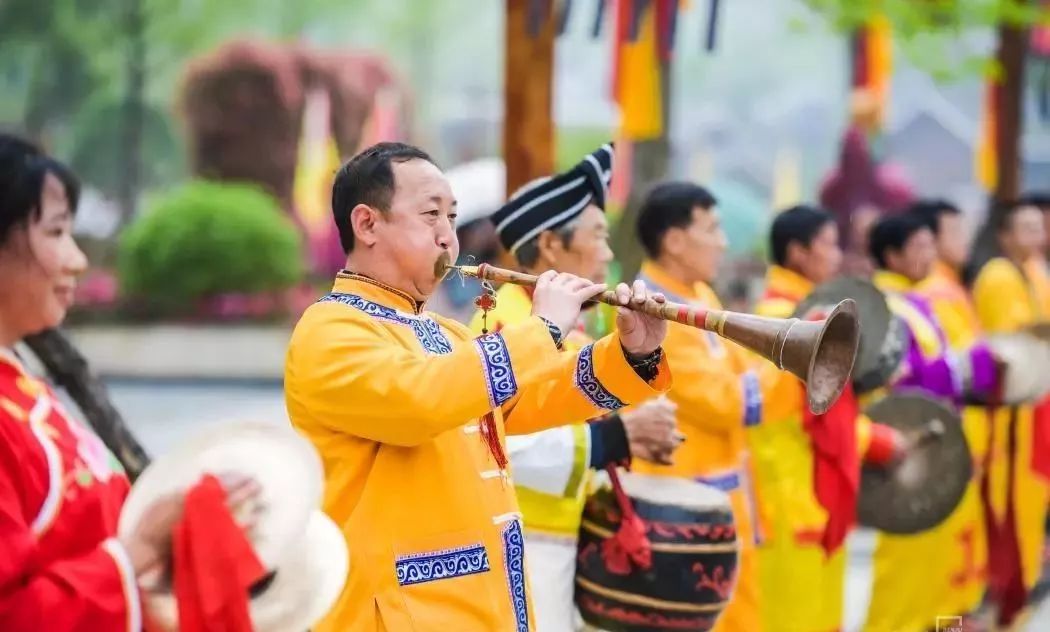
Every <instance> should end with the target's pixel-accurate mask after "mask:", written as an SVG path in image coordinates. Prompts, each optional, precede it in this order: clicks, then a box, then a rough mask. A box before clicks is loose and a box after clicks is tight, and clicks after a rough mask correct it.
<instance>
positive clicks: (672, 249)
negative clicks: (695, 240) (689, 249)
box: [660, 226, 685, 257]
mask: <svg viewBox="0 0 1050 632" xmlns="http://www.w3.org/2000/svg"><path fill="white" fill-rule="evenodd" d="M661 242H662V243H661V244H660V252H665V253H667V254H669V255H671V256H672V257H678V256H679V255H681V254H682V251H684V250H685V231H684V230H682V229H681V228H678V227H677V226H672V227H671V228H669V229H667V232H666V233H664V236H663V239H662V240H661Z"/></svg>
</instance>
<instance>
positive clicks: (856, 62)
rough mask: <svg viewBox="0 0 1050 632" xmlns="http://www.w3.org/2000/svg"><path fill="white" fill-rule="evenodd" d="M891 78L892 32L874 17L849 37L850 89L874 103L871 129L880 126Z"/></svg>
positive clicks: (882, 21)
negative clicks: (867, 96)
mask: <svg viewBox="0 0 1050 632" xmlns="http://www.w3.org/2000/svg"><path fill="white" fill-rule="evenodd" d="M892 78H893V32H892V30H891V28H890V21H889V20H888V19H887V18H886V17H885V16H877V17H875V18H873V19H872V20H871V21H869V22H868V23H867V24H866V25H864V26H863V27H861V28H860V29H858V30H857V31H856V33H855V34H854V36H853V88H854V89H855V90H863V91H865V92H867V93H868V94H869V95H870V97H871V98H872V99H873V100H874V102H875V107H876V117H875V118H876V120H875V130H874V131H878V130H879V129H881V127H882V123H883V121H884V119H885V114H886V108H887V104H888V103H889V98H890V81H891V80H892Z"/></svg>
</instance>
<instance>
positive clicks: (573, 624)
mask: <svg viewBox="0 0 1050 632" xmlns="http://www.w3.org/2000/svg"><path fill="white" fill-rule="evenodd" d="M525 561H526V563H527V564H528V568H529V587H530V588H531V589H532V606H533V615H534V619H535V621H536V632H576V631H577V630H579V629H580V626H581V625H582V620H581V619H580V616H579V614H577V612H576V604H575V603H574V602H573V598H572V594H573V587H574V582H575V578H576V543H575V542H574V541H572V540H569V539H567V538H566V539H565V540H561V539H554V538H551V537H549V536H543V535H530V534H529V533H528V532H526V533H525Z"/></svg>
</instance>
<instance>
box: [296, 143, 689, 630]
mask: <svg viewBox="0 0 1050 632" xmlns="http://www.w3.org/2000/svg"><path fill="white" fill-rule="evenodd" d="M584 171H585V173H584V174H582V175H583V177H586V178H601V173H600V171H599V170H597V169H594V168H591V167H586V166H585V167H584ZM455 207H456V202H455V198H454V197H453V195H452V192H451V190H450V188H449V185H448V182H447V180H446V179H445V177H444V175H443V174H442V172H441V170H440V169H439V168H438V167H437V166H436V165H435V164H434V162H433V161H432V160H431V158H430V157H429V156H428V155H427V154H426V153H425V152H423V151H422V150H420V149H418V148H415V147H412V146H409V145H403V144H399V143H380V144H378V145H375V146H373V147H371V148H369V149H366V150H365V151H363V152H361V153H360V154H358V155H357V156H356V157H354V158H353V159H352V160H350V161H349V162H348V163H347V164H346V165H344V166H343V167H342V169H340V171H339V173H338V175H337V176H336V179H335V184H334V186H333V195H332V211H333V214H334V218H335V222H336V226H337V228H338V230H339V234H340V237H341V239H342V242H343V248H344V250H346V252H347V263H346V270H344V271H343V272H341V273H340V274H339V275H338V277H337V278H336V280H335V285H334V287H333V290H332V293H331V294H329V295H327V296H325V297H324V298H323V299H321V300H320V301H319V302H318V303H316V304H315V305H313V306H311V307H310V308H309V309H308V310H307V311H306V313H305V314H304V315H303V317H302V318H301V320H300V321H299V323H298V325H297V326H296V328H295V332H294V333H293V335H292V340H291V343H290V346H289V349H288V358H287V365H286V368H285V394H286V400H287V404H288V410H289V414H290V416H291V419H292V423H293V424H294V425H295V426H296V427H297V428H298V429H299V430H300V431H301V432H302V433H304V434H305V435H306V436H307V437H308V438H309V439H310V440H311V441H312V442H313V443H314V445H315V446H316V447H317V448H318V451H319V452H320V453H321V455H322V458H323V460H324V464H325V477H326V490H325V493H326V496H325V502H324V507H325V511H326V512H327V513H328V514H329V515H330V516H331V517H332V518H333V519H334V520H335V521H336V522H337V523H338V524H339V525H341V527H342V529H343V533H344V535H345V536H346V538H347V541H348V543H349V548H350V551H351V562H350V564H351V568H353V569H355V570H354V571H353V572H352V573H351V574H350V577H349V578H348V581H347V585H346V589H345V590H344V592H343V594H342V596H341V598H340V600H339V602H337V604H336V606H335V608H334V609H333V610H332V611H331V612H330V613H329V615H328V617H327V618H326V619H325V620H324V621H322V622H321V624H319V625H318V626H316V627H315V628H314V630H316V631H318V632H327V631H334V630H339V631H340V632H343V631H347V630H352V631H358V630H362V631H363V630H408V629H426V630H464V631H466V630H516V631H518V632H529V631H531V630H535V629H536V627H535V626H536V623H535V615H534V613H533V610H532V607H531V604H530V600H531V590H530V588H529V582H528V579H527V576H526V570H525V560H524V547H523V534H522V522H521V513H520V512H519V509H518V503H517V500H516V497H515V493H514V487H513V481H512V480H511V474H510V470H509V469H508V461H507V457H506V451H505V443H504V437H505V435H507V434H528V433H533V432H537V431H540V430H544V429H546V428H550V427H554V426H557V425H560V424H565V423H571V422H578V421H582V420H585V419H590V418H594V417H596V416H598V415H600V414H601V413H603V412H605V411H608V410H615V409H618V408H620V407H623V406H624V405H625V404H629V403H633V402H638V401H642V400H646V399H650V398H652V397H655V396H657V395H659V394H660V393H661V392H663V391H666V389H667V388H668V387H669V386H670V382H671V379H670V378H671V374H670V369H669V367H668V365H667V362H666V360H665V359H663V357H662V355H663V353H662V349H661V347H660V345H661V343H662V341H663V338H664V335H665V334H666V330H667V327H666V324H665V323H664V321H660V320H656V319H653V318H651V317H647V316H644V315H642V314H640V313H638V312H635V311H627V310H624V309H621V310H620V311H619V313H618V315H617V331H616V332H615V333H613V334H610V335H609V336H606V337H604V338H602V339H601V340H598V341H597V342H595V343H594V344H591V345H587V346H585V347H583V348H582V349H581V350H580V351H579V352H578V353H561V352H560V351H559V347H560V346H561V345H562V342H563V338H564V335H565V334H566V333H568V332H569V331H570V330H571V329H572V328H573V327H574V325H575V324H576V321H577V319H578V317H579V313H580V307H581V305H582V304H583V303H584V302H585V301H586V300H588V299H590V298H591V297H593V296H595V295H596V294H598V293H599V292H601V291H602V290H603V289H604V287H605V286H604V284H596V283H593V282H591V281H589V280H587V279H582V278H580V277H577V276H575V275H571V274H565V273H555V272H552V271H549V272H545V273H544V274H543V275H541V276H540V279H539V281H538V283H537V286H536V289H535V292H534V293H533V297H532V299H533V307H532V316H530V317H529V318H527V319H526V320H524V321H523V322H520V323H517V324H513V325H508V326H506V327H504V328H503V329H502V330H501V331H499V332H490V333H488V334H485V335H483V336H480V337H475V336H474V335H473V334H472V333H471V332H470V330H469V329H468V328H467V327H465V326H463V325H461V324H459V323H456V322H454V321H451V320H448V319H444V318H441V317H439V316H435V315H432V314H430V313H428V312H426V311H425V307H426V300H427V298H429V297H430V295H431V294H432V293H433V291H434V289H435V288H436V287H437V284H438V282H439V281H440V280H441V278H442V277H443V276H444V266H445V265H446V264H447V263H448V262H452V261H455V260H456V256H457V254H458V250H459V245H458V243H457V241H456V233H455V216H456V210H455ZM616 294H617V297H618V299H619V301H620V304H621V305H627V304H630V303H635V304H641V303H644V302H645V301H646V300H657V301H662V300H663V297H662V296H660V295H653V296H650V294H649V292H648V291H647V290H646V288H645V285H644V283H640V282H639V283H636V284H634V286H633V287H628V286H627V285H625V284H620V285H619V286H618V287H617V288H616ZM541 581H542V580H541Z"/></svg>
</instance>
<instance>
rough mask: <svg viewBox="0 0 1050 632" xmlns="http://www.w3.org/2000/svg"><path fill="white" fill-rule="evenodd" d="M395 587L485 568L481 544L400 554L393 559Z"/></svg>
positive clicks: (447, 577)
mask: <svg viewBox="0 0 1050 632" xmlns="http://www.w3.org/2000/svg"><path fill="white" fill-rule="evenodd" d="M394 569H395V570H396V571H397V583H398V585H399V586H410V585H412V584H422V583H425V582H432V581H434V580H437V579H449V578H451V577H460V576H463V575H473V574H475V573H485V572H488V570H489V554H488V552H487V551H486V550H485V547H484V545H482V544H480V543H479V544H472V545H470V546H463V547H459V548H456V549H447V550H444V551H432V552H429V553H413V554H411V555H401V556H399V557H398V558H397V559H396V560H394Z"/></svg>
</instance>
